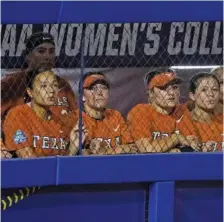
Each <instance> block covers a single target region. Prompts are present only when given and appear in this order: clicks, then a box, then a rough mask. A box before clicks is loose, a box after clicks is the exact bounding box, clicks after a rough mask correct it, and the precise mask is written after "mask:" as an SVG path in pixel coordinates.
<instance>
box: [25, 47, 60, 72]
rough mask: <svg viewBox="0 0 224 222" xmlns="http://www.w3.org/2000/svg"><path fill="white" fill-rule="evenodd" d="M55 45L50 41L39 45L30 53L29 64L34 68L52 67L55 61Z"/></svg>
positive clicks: (47, 68)
mask: <svg viewBox="0 0 224 222" xmlns="http://www.w3.org/2000/svg"><path fill="white" fill-rule="evenodd" d="M55 56H56V55H55V47H54V45H52V44H50V43H43V44H41V45H39V46H37V47H36V48H35V49H34V50H33V51H32V52H31V53H30V54H29V55H28V58H27V60H28V64H29V67H30V68H32V69H40V68H43V69H46V70H49V69H52V68H53V66H54V63H55Z"/></svg>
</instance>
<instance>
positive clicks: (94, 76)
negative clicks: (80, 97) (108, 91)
mask: <svg viewBox="0 0 224 222" xmlns="http://www.w3.org/2000/svg"><path fill="white" fill-rule="evenodd" d="M97 83H100V84H103V85H106V86H107V87H108V88H109V87H110V84H109V82H108V80H107V79H106V77H105V76H104V74H103V73H99V72H89V73H86V74H85V75H84V78H83V88H86V89H89V88H91V86H93V85H95V84H97Z"/></svg>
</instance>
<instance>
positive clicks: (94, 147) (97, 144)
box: [89, 139, 102, 154]
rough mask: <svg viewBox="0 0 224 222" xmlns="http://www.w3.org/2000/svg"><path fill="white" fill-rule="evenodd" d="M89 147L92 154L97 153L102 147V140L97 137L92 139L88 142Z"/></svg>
mask: <svg viewBox="0 0 224 222" xmlns="http://www.w3.org/2000/svg"><path fill="white" fill-rule="evenodd" d="M89 149H90V150H91V152H92V153H93V154H97V153H98V152H99V151H100V150H101V149H102V142H101V141H99V140H98V139H92V140H91V141H90V144H89ZM101 152H102V151H101Z"/></svg>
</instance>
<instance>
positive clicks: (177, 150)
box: [169, 148, 181, 153]
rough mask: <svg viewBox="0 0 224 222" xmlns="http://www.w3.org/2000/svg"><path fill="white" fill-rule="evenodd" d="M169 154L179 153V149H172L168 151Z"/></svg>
mask: <svg viewBox="0 0 224 222" xmlns="http://www.w3.org/2000/svg"><path fill="white" fill-rule="evenodd" d="M169 153H181V151H180V149H179V148H173V149H171V150H170V151H169Z"/></svg>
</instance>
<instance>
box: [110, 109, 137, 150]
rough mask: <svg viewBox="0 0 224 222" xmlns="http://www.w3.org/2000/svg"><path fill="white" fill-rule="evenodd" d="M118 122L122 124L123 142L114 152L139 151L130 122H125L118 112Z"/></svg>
mask: <svg viewBox="0 0 224 222" xmlns="http://www.w3.org/2000/svg"><path fill="white" fill-rule="evenodd" d="M118 123H119V124H120V126H121V127H120V134H121V142H122V144H121V145H119V146H117V147H116V148H115V150H114V152H113V154H128V153H130V154H134V153H139V150H138V147H137V146H136V144H135V142H134V139H133V137H132V135H131V132H130V129H129V127H128V124H127V123H126V122H125V120H124V118H123V117H122V115H121V114H120V113H119V114H118Z"/></svg>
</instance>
